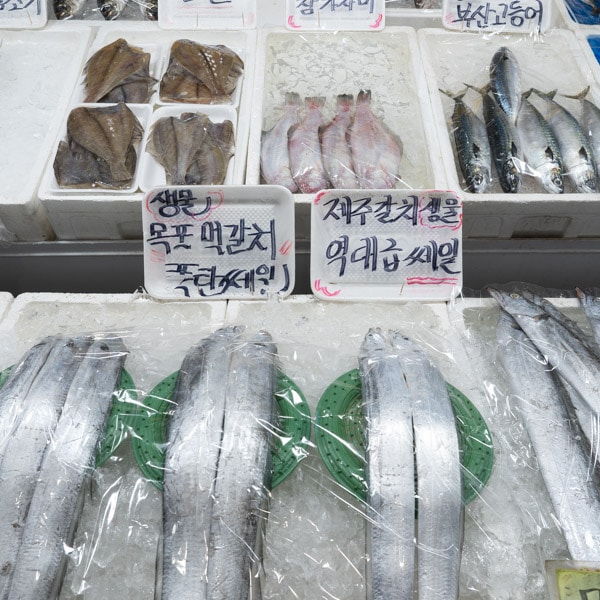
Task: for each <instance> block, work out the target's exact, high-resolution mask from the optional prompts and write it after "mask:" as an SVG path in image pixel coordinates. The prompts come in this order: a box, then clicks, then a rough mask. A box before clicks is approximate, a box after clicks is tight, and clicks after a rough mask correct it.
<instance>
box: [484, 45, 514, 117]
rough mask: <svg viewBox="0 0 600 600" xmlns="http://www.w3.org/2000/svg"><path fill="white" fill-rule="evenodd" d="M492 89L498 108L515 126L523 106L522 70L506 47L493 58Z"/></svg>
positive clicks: (491, 69) (491, 64)
mask: <svg viewBox="0 0 600 600" xmlns="http://www.w3.org/2000/svg"><path fill="white" fill-rule="evenodd" d="M490 87H491V90H492V94H493V96H494V98H495V99H496V102H497V103H498V106H499V107H500V108H501V109H502V110H503V111H504V113H505V114H506V116H507V117H508V119H509V120H510V122H511V123H512V124H513V125H514V124H515V122H516V120H517V115H518V114H519V108H520V106H521V95H522V89H521V68H520V67H519V63H518V61H517V58H516V57H515V55H514V54H513V52H512V51H511V50H510V49H509V48H507V47H505V46H502V47H501V48H499V49H498V50H497V51H496V52H495V53H494V56H492V60H491V63H490Z"/></svg>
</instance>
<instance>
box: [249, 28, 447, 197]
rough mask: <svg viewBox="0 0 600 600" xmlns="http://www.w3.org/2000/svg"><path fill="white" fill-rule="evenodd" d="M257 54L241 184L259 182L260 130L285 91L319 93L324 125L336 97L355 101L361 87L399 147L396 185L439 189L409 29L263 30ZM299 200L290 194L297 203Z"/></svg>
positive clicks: (436, 159) (426, 102)
mask: <svg viewBox="0 0 600 600" xmlns="http://www.w3.org/2000/svg"><path fill="white" fill-rule="evenodd" d="M257 53H258V62H257V69H256V84H255V94H254V100H253V104H252V124H251V130H250V142H249V152H248V168H247V174H246V183H248V184H259V183H264V181H263V180H262V178H261V173H260V148H261V132H262V131H263V130H268V129H270V128H271V127H272V126H273V125H274V123H275V122H276V120H277V119H278V118H279V117H280V116H281V114H282V109H283V105H284V96H285V93H286V92H297V93H299V94H300V96H301V97H302V98H305V97H309V96H325V97H326V103H325V107H324V109H323V111H322V112H323V118H324V121H325V122H329V120H330V119H331V118H332V117H333V116H334V114H335V104H336V96H337V95H338V94H345V93H349V94H353V95H354V96H355V98H356V96H357V94H358V92H359V91H360V90H361V89H370V90H371V93H372V101H371V108H372V110H373V112H374V113H375V114H376V116H377V117H378V118H379V119H380V120H382V121H383V123H384V124H385V125H386V126H387V127H388V128H389V129H391V130H392V132H393V133H395V134H397V135H399V137H400V138H401V140H402V142H403V146H404V151H403V158H402V161H401V166H400V170H401V181H400V182H399V183H398V185H397V187H399V188H404V189H407V188H416V189H419V188H422V189H425V188H432V187H435V188H439V187H444V186H443V185H442V183H443V182H442V181H441V178H440V177H439V174H440V172H441V158H440V157H439V155H438V150H437V142H436V134H435V130H434V128H433V127H432V119H431V113H430V106H429V97H428V94H427V90H426V87H425V80H424V78H423V77H422V66H421V63H420V57H419V53H418V50H417V40H416V35H415V31H414V30H413V29H412V28H410V27H386V28H385V30H384V31H382V32H379V33H377V35H372V34H369V33H364V32H335V33H334V32H303V33H302V34H301V35H297V34H295V33H293V32H288V31H285V30H281V29H270V30H263V31H261V32H260V34H259V42H258V49H257ZM301 114H303V113H302V111H301ZM302 196H303V194H296V195H295V198H296V199H300V198H301V197H302ZM308 198H310V195H308Z"/></svg>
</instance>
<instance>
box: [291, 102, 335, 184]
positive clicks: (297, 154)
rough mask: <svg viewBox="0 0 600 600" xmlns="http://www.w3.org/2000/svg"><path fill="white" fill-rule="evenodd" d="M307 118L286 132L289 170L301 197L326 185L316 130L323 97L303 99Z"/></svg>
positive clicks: (319, 120) (321, 121) (320, 119)
mask: <svg viewBox="0 0 600 600" xmlns="http://www.w3.org/2000/svg"><path fill="white" fill-rule="evenodd" d="M304 102H305V106H306V115H305V116H304V119H303V120H302V121H301V122H300V123H298V124H297V125H294V126H292V128H291V129H290V130H289V131H288V136H289V146H288V148H289V153H290V169H291V172H292V177H293V178H294V181H295V182H296V184H297V186H298V188H299V190H300V191H301V192H302V193H303V194H314V193H315V192H318V191H319V190H323V189H326V188H327V187H328V186H329V182H328V181H327V175H325V169H324V167H323V157H322V155H321V141H320V139H319V128H320V127H321V125H322V124H323V115H322V114H321V108H323V105H324V104H325V98H322V97H320V96H319V97H312V98H305V100H304Z"/></svg>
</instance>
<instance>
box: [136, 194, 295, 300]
mask: <svg viewBox="0 0 600 600" xmlns="http://www.w3.org/2000/svg"><path fill="white" fill-rule="evenodd" d="M143 228H144V284H145V287H146V289H147V291H148V292H149V293H150V294H151V295H152V296H154V297H156V298H162V299H173V298H174V299H191V300H201V299H206V300H226V299H260V298H264V299H266V298H268V297H269V296H272V295H275V294H279V295H281V296H285V295H287V294H289V293H290V292H291V291H292V288H293V287H294V268H295V265H294V200H293V197H292V194H291V193H290V192H289V191H288V190H286V189H285V188H283V187H280V186H225V187H222V188H217V187H209V186H190V187H185V186H172V187H159V188H155V189H153V190H151V191H150V192H148V193H147V194H146V197H145V199H144V206H143Z"/></svg>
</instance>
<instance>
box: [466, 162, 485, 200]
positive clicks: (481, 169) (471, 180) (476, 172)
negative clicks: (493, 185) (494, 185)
mask: <svg viewBox="0 0 600 600" xmlns="http://www.w3.org/2000/svg"><path fill="white" fill-rule="evenodd" d="M466 180H467V188H468V189H469V191H471V192H474V193H475V194H481V193H483V192H485V190H486V188H487V186H488V184H489V182H490V172H489V170H488V169H487V168H486V167H485V166H483V165H478V164H475V165H472V167H471V169H470V170H469V173H468V175H467V177H466Z"/></svg>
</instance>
